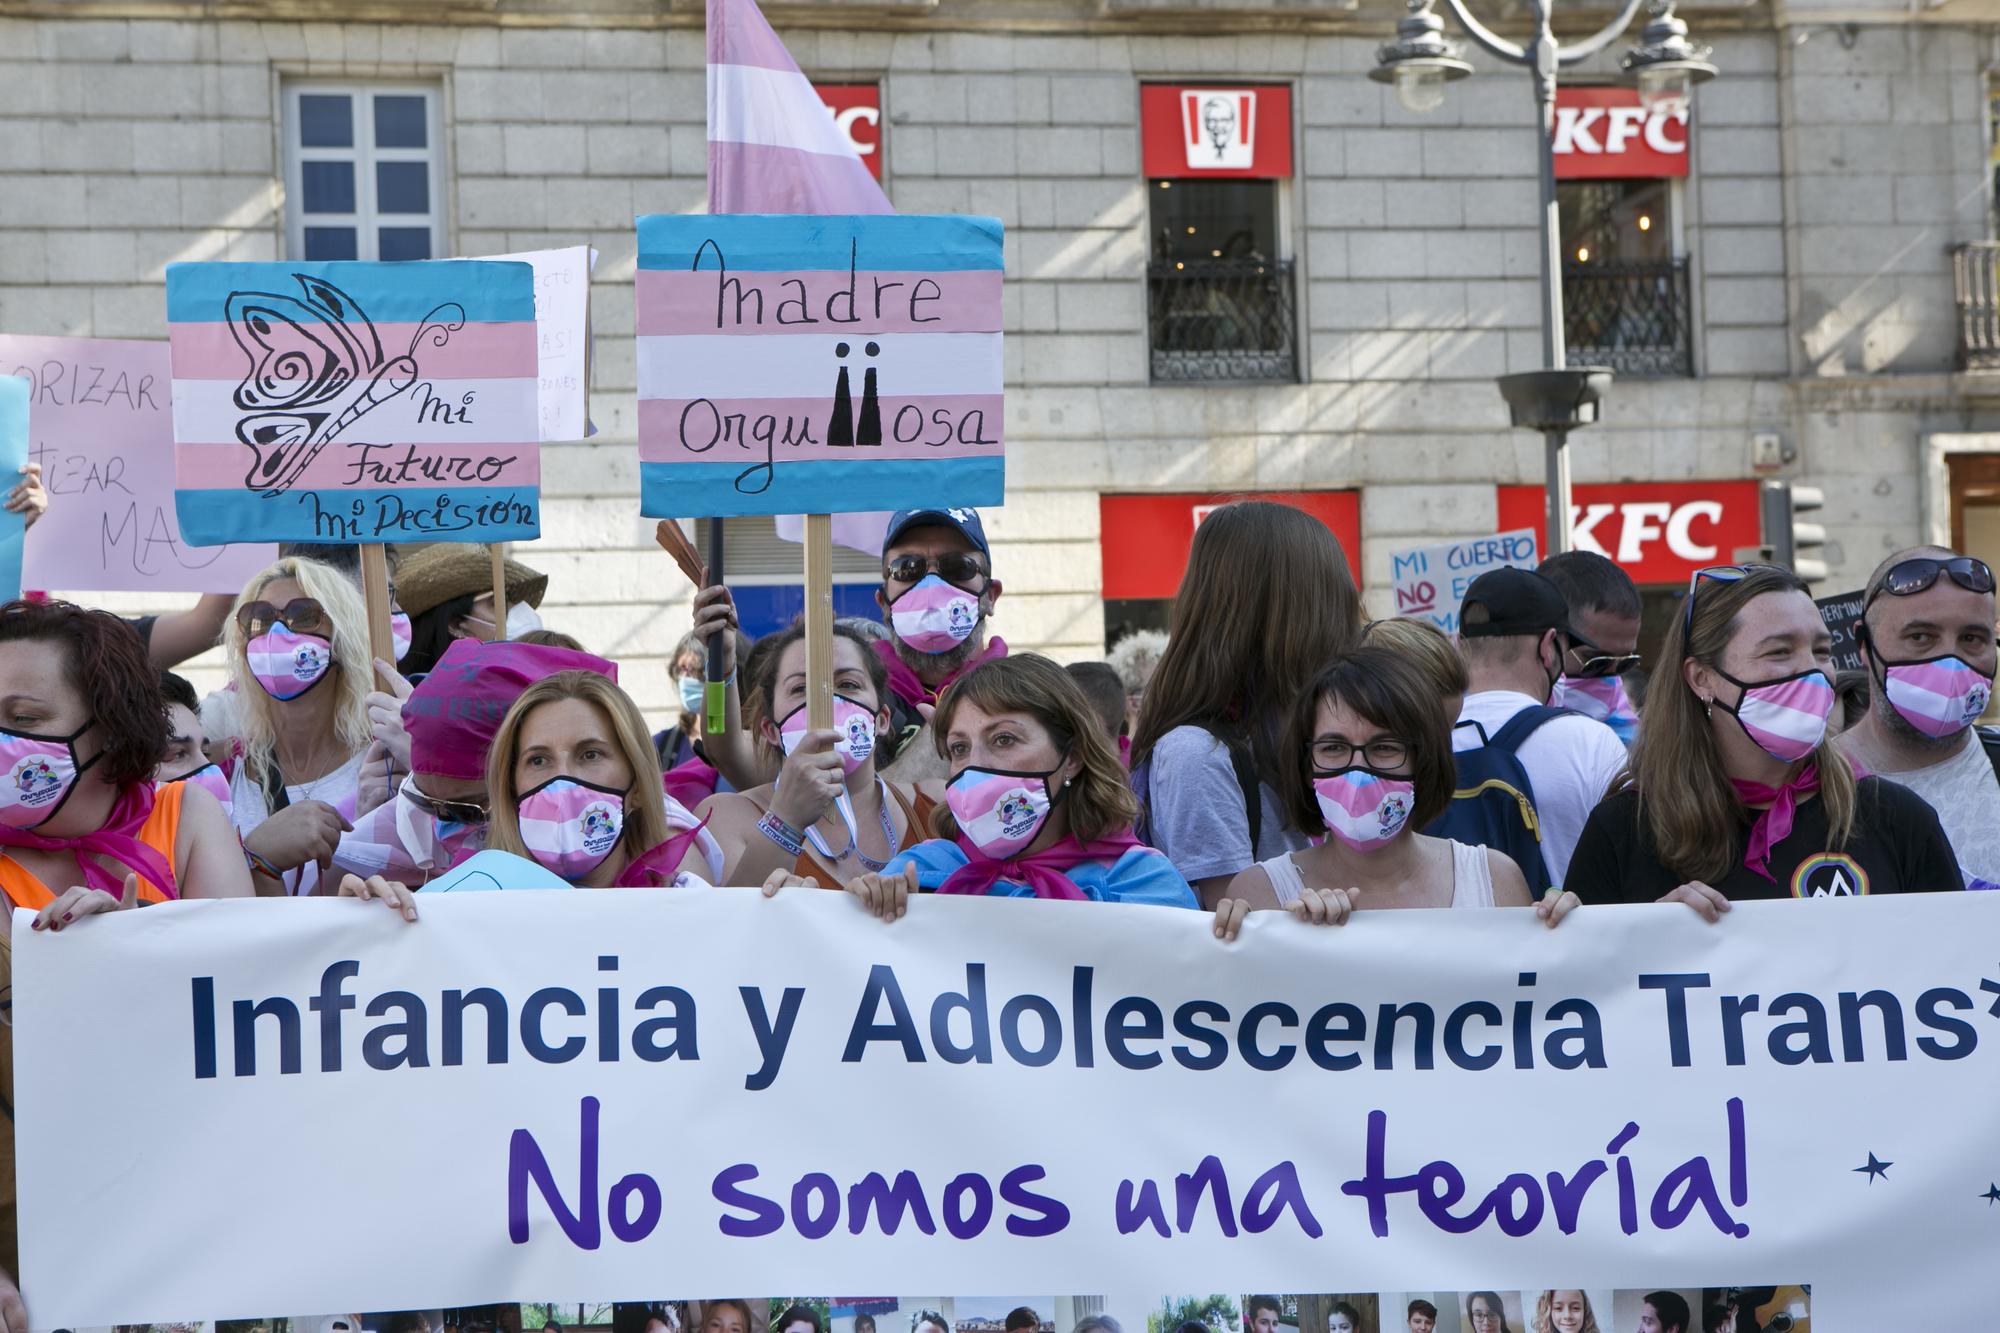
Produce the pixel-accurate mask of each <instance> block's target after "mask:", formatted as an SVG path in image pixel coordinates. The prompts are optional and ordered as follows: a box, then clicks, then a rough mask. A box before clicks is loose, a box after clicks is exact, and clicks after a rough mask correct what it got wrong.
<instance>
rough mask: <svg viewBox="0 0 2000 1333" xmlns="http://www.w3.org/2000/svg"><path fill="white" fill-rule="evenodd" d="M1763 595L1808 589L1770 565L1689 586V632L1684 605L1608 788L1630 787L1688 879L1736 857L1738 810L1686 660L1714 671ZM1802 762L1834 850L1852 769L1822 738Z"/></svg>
mask: <svg viewBox="0 0 2000 1333" xmlns="http://www.w3.org/2000/svg"><path fill="white" fill-rule="evenodd" d="M1771 592H1779V593H1785V592H1790V593H1798V594H1799V595H1801V596H1804V597H1808V598H1810V597H1811V595H1812V594H1811V593H1810V592H1808V591H1807V588H1806V585H1805V584H1804V583H1803V582H1802V581H1800V579H1799V577H1798V576H1797V575H1796V574H1794V573H1792V572H1791V571H1790V570H1787V569H1779V568H1776V567H1775V566H1769V565H1761V566H1755V567H1752V568H1751V570H1750V572H1749V573H1747V574H1745V575H1744V576H1743V577H1742V578H1740V579H1737V580H1735V581H1734V582H1730V583H1715V582H1702V583H1700V584H1697V585H1696V587H1695V591H1694V593H1693V594H1692V596H1693V598H1694V615H1693V618H1692V619H1693V629H1692V632H1690V631H1689V629H1688V624H1689V616H1688V614H1687V611H1686V609H1685V605H1683V608H1682V609H1681V610H1680V611H1679V612H1677V613H1676V614H1675V616H1674V618H1673V622H1672V623H1671V624H1670V625H1669V626H1668V628H1667V637H1666V642H1664V643H1662V644H1661V645H1660V659H1659V660H1660V668H1659V670H1658V671H1657V672H1656V673H1655V674H1654V676H1653V683H1652V685H1651V687H1650V688H1648V689H1647V691H1646V725H1645V726H1643V727H1641V728H1640V729H1639V739H1638V741H1637V743H1636V744H1634V746H1633V747H1632V758H1631V760H1630V762H1629V763H1628V764H1627V765H1626V768H1625V771H1624V772H1623V773H1622V774H1620V775H1619V777H1618V780H1617V781H1616V782H1614V783H1613V784H1612V790H1613V791H1614V792H1622V791H1637V792H1638V794H1639V803H1638V805H1639V814H1638V818H1639V828H1640V830H1641V832H1642V833H1650V834H1651V835H1652V840H1653V848H1654V851H1655V853H1656V854H1657V855H1658V856H1659V858H1660V862H1661V864H1663V865H1665V866H1666V867H1667V869H1669V870H1671V871H1673V872H1674V873H1675V874H1676V875H1680V876H1684V877H1685V878H1687V879H1691V880H1700V881H1702V882H1703V883H1708V884H1712V883H1714V882H1715V881H1716V880H1718V879H1721V878H1722V877H1723V876H1725V875H1727V874H1728V873H1729V869H1730V867H1731V866H1732V865H1735V864H1736V863H1737V862H1738V861H1739V860H1740V859H1741V857H1742V855H1743V849H1742V848H1741V847H1740V846H1738V845H1737V844H1738V842H1739V839H1738V838H1737V837H1736V836H1735V833H1734V830H1735V829H1736V827H1737V825H1738V824H1739V823H1740V822H1741V821H1742V817H1743V811H1744V807H1743V803H1742V802H1741V801H1740V800H1739V799H1738V798H1737V796H1736V792H1735V790H1734V789H1733V788H1732V787H1731V786H1730V785H1729V775H1728V774H1727V773H1725V772H1723V769H1722V756H1721V754H1720V753H1719V752H1718V751H1717V750H1716V748H1715V733H1714V731H1713V730H1711V728H1710V726H1709V718H1708V708H1707V706H1706V705H1705V704H1703V703H1702V701H1701V699H1700V698H1699V697H1698V696H1697V695H1696V694H1695V692H1694V690H1693V689H1692V688H1691V687H1690V686H1689V685H1688V683H1687V674H1686V669H1685V663H1687V662H1690V661H1693V662H1699V663H1701V664H1702V665H1703V666H1706V667H1709V668H1711V669H1714V668H1716V667H1718V665H1719V664H1720V662H1721V659H1722V654H1723V651H1724V650H1725V649H1727V648H1728V647H1729V644H1730V641H1731V640H1732V639H1734V638H1735V637H1736V635H1737V633H1738V631H1739V630H1741V629H1743V628H1744V626H1743V625H1742V623H1741V620H1742V615H1743V609H1744V608H1745V607H1747V606H1748V605H1749V604H1750V603H1751V602H1752V601H1754V600H1755V599H1756V598H1759V597H1762V596H1763V595H1764V594H1765V593H1771ZM1827 674H1828V677H1829V678H1831V676H1832V672H1831V671H1830V670H1829V671H1828V673H1827ZM1808 762H1810V763H1816V764H1818V765H1819V799H1820V801H1821V802H1822V804H1823V807H1824V808H1825V810H1826V821H1827V828H1828V833H1829V835H1830V836H1829V843H1828V846H1829V847H1830V849H1831V850H1834V851H1839V850H1840V849H1841V848H1842V847H1843V846H1845V845H1846V843H1847V839H1848V838H1849V837H1850V836H1851V835H1852V833H1853V831H1854V790H1855V788H1854V770H1853V768H1852V767H1850V766H1849V764H1848V762H1847V760H1846V759H1845V758H1844V757H1842V755H1841V754H1840V752H1839V751H1838V750H1836V749H1835V748H1834V747H1833V743H1832V741H1831V740H1822V741H1821V742H1820V744H1819V748H1818V749H1816V750H1814V751H1813V752H1812V754H1811V756H1810V757H1809V759H1808Z"/></svg>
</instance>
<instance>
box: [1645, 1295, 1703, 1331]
mask: <svg viewBox="0 0 2000 1333" xmlns="http://www.w3.org/2000/svg"><path fill="white" fill-rule="evenodd" d="M1646 1304H1648V1305H1650V1306H1652V1307H1653V1313H1654V1314H1655V1315H1656V1316H1658V1317H1659V1321H1660V1328H1661V1330H1662V1333H1666V1330H1669V1329H1671V1330H1672V1333H1694V1330H1692V1329H1690V1328H1689V1327H1688V1320H1689V1319H1691V1318H1693V1314H1692V1312H1691V1311H1689V1309H1688V1303H1687V1299H1686V1298H1685V1297H1684V1296H1682V1295H1681V1294H1680V1293H1679V1292H1677V1291H1652V1292H1648V1293H1646Z"/></svg>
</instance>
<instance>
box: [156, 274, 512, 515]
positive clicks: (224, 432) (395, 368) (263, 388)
mask: <svg viewBox="0 0 2000 1333" xmlns="http://www.w3.org/2000/svg"><path fill="white" fill-rule="evenodd" d="M167 327H168V331H169V332H168V340H169V343H170V344H171V355H172V361H173V418H174V440H175V450H174V453H175V482H176V487H177V489H176V491H175V503H176V506H177V509H178V513H179V516H180V525H181V531H182V532H183V533H184V534H185V536H186V539H187V540H188V541H190V542H193V543H195V544H197V545H212V544H215V543H218V542H223V541H227V540H230V539H243V538H254V539H257V540H261V541H274V540H275V541H305V542H392V541H393V542H404V541H509V540H528V539H532V538H534V537H537V536H540V535H541V504H540V498H539V493H540V485H541V408H540V377H539V366H540V363H539V359H538V355H537V351H536V327H535V291H534V270H533V269H532V268H531V267H530V266H529V265H527V264H524V263H519V262H504V263H503V262H495V261H483V260H459V259H447V260H429V261H424V262H419V263H401V264H375V263H361V262H333V263H283V264H226V263H216V264H170V265H168V266H167Z"/></svg>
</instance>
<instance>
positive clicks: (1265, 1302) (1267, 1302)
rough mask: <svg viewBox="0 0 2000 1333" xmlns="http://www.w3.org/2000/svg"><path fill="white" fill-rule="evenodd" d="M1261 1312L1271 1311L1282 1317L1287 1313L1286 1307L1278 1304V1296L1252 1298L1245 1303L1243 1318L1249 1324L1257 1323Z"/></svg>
mask: <svg viewBox="0 0 2000 1333" xmlns="http://www.w3.org/2000/svg"><path fill="white" fill-rule="evenodd" d="M1259 1310H1269V1311H1270V1312H1271V1313H1272V1314H1274V1315H1278V1316H1280V1317H1283V1315H1284V1313H1285V1310H1284V1307H1283V1306H1281V1305H1279V1304H1278V1298H1277V1297H1276V1296H1252V1297H1250V1298H1249V1299H1248V1300H1246V1301H1244V1302H1243V1317H1244V1319H1245V1320H1246V1321H1247V1322H1250V1323H1255V1322H1256V1321H1257V1312H1258V1311H1259Z"/></svg>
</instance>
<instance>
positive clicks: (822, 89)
mask: <svg viewBox="0 0 2000 1333" xmlns="http://www.w3.org/2000/svg"><path fill="white" fill-rule="evenodd" d="M813 91H814V92H816V93H818V94H819V100H820V101H822V102H824V103H826V109H827V110H828V111H831V112H832V113H833V123H834V124H835V125H838V126H839V127H840V133H841V135H842V137H844V138H845V139H846V140H847V142H848V143H849V144H850V145H851V146H852V147H853V149H854V151H855V152H857V153H859V154H860V155H861V160H862V161H863V162H865V163H867V164H868V174H869V175H871V176H873V177H874V178H875V179H876V180H878V181H879V180H881V179H882V91H881V89H879V88H877V87H876V86H875V85H874V84H872V83H816V84H814V85H813Z"/></svg>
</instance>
